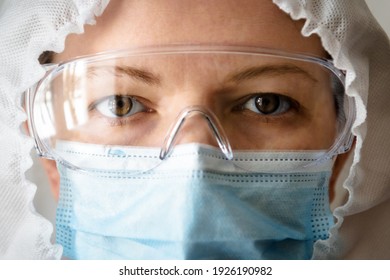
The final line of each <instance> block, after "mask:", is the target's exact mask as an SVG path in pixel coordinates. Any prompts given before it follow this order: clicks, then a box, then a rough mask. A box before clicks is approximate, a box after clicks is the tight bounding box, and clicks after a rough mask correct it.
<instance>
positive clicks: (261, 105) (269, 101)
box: [255, 94, 280, 115]
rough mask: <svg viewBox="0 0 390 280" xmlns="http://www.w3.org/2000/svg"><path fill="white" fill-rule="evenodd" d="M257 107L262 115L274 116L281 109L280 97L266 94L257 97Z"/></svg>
mask: <svg viewBox="0 0 390 280" xmlns="http://www.w3.org/2000/svg"><path fill="white" fill-rule="evenodd" d="M255 105H256V108H257V110H259V111H260V112H261V113H262V114H264V115H268V114H272V113H275V112H276V111H277V110H278V109H279V106H280V97H279V96H278V95H276V94H264V95H261V96H258V97H256V99H255Z"/></svg>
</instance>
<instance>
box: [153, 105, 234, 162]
mask: <svg viewBox="0 0 390 280" xmlns="http://www.w3.org/2000/svg"><path fill="white" fill-rule="evenodd" d="M191 120H198V121H196V122H193V123H190V122H191ZM199 123H203V126H202V128H205V129H206V131H203V130H202V128H200V127H198V126H195V127H194V124H199ZM207 130H208V131H207ZM179 134H181V136H182V137H181V140H182V141H187V142H201V141H202V139H203V140H204V139H205V137H207V138H206V139H208V140H209V139H210V138H209V137H210V136H211V137H213V138H214V139H215V140H216V141H217V143H218V146H219V148H220V149H221V151H222V152H223V153H224V155H225V156H226V158H227V159H229V160H230V159H232V158H233V153H232V150H231V147H230V144H229V141H228V138H227V137H226V134H225V132H224V130H223V128H222V126H221V124H220V122H219V121H218V119H217V118H216V116H215V115H214V114H213V113H212V112H211V111H209V110H208V109H206V108H203V107H201V106H190V107H187V108H185V109H184V110H183V111H181V113H180V114H179V116H178V117H177V119H176V120H175V122H174V123H173V125H172V126H171V128H170V130H169V131H168V134H167V135H166V137H165V140H164V144H163V146H162V148H161V152H160V158H161V159H164V158H165V157H166V156H167V155H168V154H169V153H170V152H171V151H172V149H173V146H174V145H175V144H176V142H177V140H178V136H179ZM208 140H206V142H207V141H208Z"/></svg>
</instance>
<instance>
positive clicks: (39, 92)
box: [26, 46, 355, 171]
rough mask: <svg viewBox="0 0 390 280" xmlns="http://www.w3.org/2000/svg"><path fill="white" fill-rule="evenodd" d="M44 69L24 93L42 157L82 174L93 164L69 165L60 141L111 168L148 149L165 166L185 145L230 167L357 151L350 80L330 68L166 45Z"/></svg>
mask: <svg viewBox="0 0 390 280" xmlns="http://www.w3.org/2000/svg"><path fill="white" fill-rule="evenodd" d="M45 67H46V68H47V73H46V75H45V76H44V77H43V78H42V80H41V81H40V82H39V83H38V84H37V85H35V86H34V87H33V88H31V89H29V90H28V91H27V92H26V105H27V106H26V107H27V113H28V121H29V129H30V133H31V135H32V136H33V137H34V139H35V143H36V148H37V151H38V154H39V155H40V156H43V157H46V158H50V159H54V160H57V161H60V162H62V163H64V164H66V165H68V166H70V167H72V168H75V169H77V168H78V169H82V170H88V168H90V166H87V164H86V165H83V163H80V162H72V158H71V157H69V158H67V156H66V155H65V154H64V153H63V152H62V148H61V147H62V146H63V143H81V144H83V147H85V149H86V150H88V149H89V148H91V150H94V149H95V148H97V147H100V148H102V147H103V148H102V149H103V153H105V154H106V157H105V159H106V160H107V169H110V168H111V167H110V160H112V159H115V158H117V157H130V156H131V153H132V152H133V151H138V150H139V149H140V148H145V147H146V148H148V149H149V150H153V151H155V152H153V153H154V154H153V157H154V158H155V159H156V164H159V162H161V161H164V159H166V158H167V157H169V155H170V153H171V151H172V149H173V148H174V147H175V146H176V145H179V144H184V143H200V144H205V145H210V146H214V147H216V148H219V149H220V152H221V154H222V155H223V156H224V157H225V158H226V160H229V161H234V160H235V159H236V158H237V157H236V156H237V155H238V154H240V153H247V154H251V153H255V152H256V153H258V152H260V153H261V152H265V153H270V152H271V153H272V152H275V153H282V152H318V158H316V161H321V160H324V159H329V158H332V157H333V156H334V155H336V154H339V153H344V152H346V151H348V150H349V149H350V147H351V143H352V136H351V126H352V122H353V121H354V118H355V108H354V104H353V100H352V99H351V98H350V97H348V96H347V95H346V94H345V92H344V79H345V76H344V73H343V72H342V71H340V70H339V69H337V68H336V67H334V65H333V64H332V62H331V61H330V60H326V59H322V58H318V57H312V56H307V55H303V54H292V53H286V52H282V51H278V50H270V49H262V48H252V47H233V46H166V47H155V48H139V49H131V50H124V51H114V52H106V53H100V54H96V55H91V56H85V57H80V58H76V59H73V60H69V61H66V62H63V63H59V64H51V65H46V66H45ZM83 149H84V148H83ZM102 149H101V150H102ZM118 150H120V153H113V152H112V151H118ZM112 168H114V167H112ZM149 168H150V166H149V167H147V168H145V169H149ZM141 171H142V170H141Z"/></svg>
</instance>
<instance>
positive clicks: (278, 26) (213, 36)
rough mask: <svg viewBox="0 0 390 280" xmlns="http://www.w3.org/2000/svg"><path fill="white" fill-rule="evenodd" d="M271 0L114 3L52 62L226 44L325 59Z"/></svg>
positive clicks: (298, 24) (137, 0) (130, 0)
mask: <svg viewBox="0 0 390 280" xmlns="http://www.w3.org/2000/svg"><path fill="white" fill-rule="evenodd" d="M302 25H303V22H302V21H299V22H297V21H293V20H292V19H291V18H290V17H289V16H288V15H287V14H285V13H284V12H282V11H281V10H280V9H279V8H278V7H277V6H276V5H275V4H273V3H272V1H271V0H240V1H237V0H197V1H193V0H164V1H157V0H155V1H153V0H152V1H144V0H126V1H125V0H115V1H111V2H110V4H109V5H108V6H107V9H106V11H105V12H104V13H103V15H102V16H101V17H99V18H98V19H97V23H96V25H93V26H86V27H85V32H84V33H83V34H81V35H74V34H72V35H70V36H68V38H67V40H66V44H65V51H64V52H63V53H62V54H60V55H58V56H57V57H56V60H65V59H69V58H72V57H75V56H80V55H86V54H93V53H95V52H101V51H107V50H113V49H125V48H134V47H142V46H156V45H168V44H214V45H215V44H219V45H221V44H226V45H241V46H256V47H265V48H274V49H280V50H284V51H291V52H304V53H308V54H313V55H317V56H325V51H324V49H323V48H322V45H321V42H320V39H319V38H318V37H317V36H311V37H303V36H302V35H301V33H300V29H301V27H302Z"/></svg>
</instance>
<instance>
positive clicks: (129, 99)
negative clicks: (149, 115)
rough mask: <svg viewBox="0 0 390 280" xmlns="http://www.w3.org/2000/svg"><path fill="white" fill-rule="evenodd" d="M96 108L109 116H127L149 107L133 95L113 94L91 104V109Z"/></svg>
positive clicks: (105, 115) (144, 110)
mask: <svg viewBox="0 0 390 280" xmlns="http://www.w3.org/2000/svg"><path fill="white" fill-rule="evenodd" d="M94 110H96V111H97V112H99V113H100V114H102V115H103V116H104V117H107V118H113V119H115V118H126V117H130V116H132V115H135V114H137V113H140V112H146V111H147V110H148V109H147V108H146V107H145V106H144V105H143V104H142V103H141V102H139V101H138V100H137V99H136V98H135V97H133V96H126V95H120V94H116V95H111V96H107V97H103V98H101V99H99V100H97V101H95V102H93V103H92V104H91V105H90V106H89V111H94Z"/></svg>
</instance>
